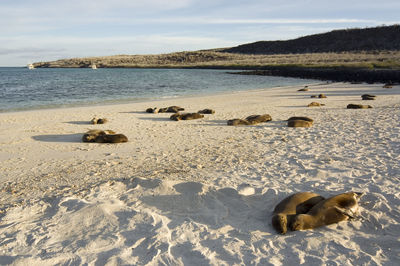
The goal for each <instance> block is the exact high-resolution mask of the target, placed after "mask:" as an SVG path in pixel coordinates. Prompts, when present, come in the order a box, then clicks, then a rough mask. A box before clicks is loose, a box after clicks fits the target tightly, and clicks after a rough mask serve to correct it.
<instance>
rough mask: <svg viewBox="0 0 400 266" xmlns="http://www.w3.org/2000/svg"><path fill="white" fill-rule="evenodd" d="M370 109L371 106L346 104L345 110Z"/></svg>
mask: <svg viewBox="0 0 400 266" xmlns="http://www.w3.org/2000/svg"><path fill="white" fill-rule="evenodd" d="M368 108H372V106H371V105H362V104H352V103H351V104H348V105H347V109H368Z"/></svg>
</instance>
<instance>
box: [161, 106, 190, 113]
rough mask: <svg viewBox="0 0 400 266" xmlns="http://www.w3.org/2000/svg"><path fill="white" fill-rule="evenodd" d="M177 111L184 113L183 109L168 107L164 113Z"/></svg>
mask: <svg viewBox="0 0 400 266" xmlns="http://www.w3.org/2000/svg"><path fill="white" fill-rule="evenodd" d="M179 111H185V108H182V107H179V106H169V107H167V108H166V111H165V112H166V113H177V112H179Z"/></svg>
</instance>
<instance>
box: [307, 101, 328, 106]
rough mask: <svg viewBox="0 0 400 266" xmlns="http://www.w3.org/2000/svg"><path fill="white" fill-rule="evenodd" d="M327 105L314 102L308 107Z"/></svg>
mask: <svg viewBox="0 0 400 266" xmlns="http://www.w3.org/2000/svg"><path fill="white" fill-rule="evenodd" d="M324 105H325V104H323V103H317V102H312V103H310V104H309V105H307V106H308V107H315V106H324Z"/></svg>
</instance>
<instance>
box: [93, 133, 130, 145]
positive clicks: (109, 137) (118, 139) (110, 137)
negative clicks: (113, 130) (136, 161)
mask: <svg viewBox="0 0 400 266" xmlns="http://www.w3.org/2000/svg"><path fill="white" fill-rule="evenodd" d="M94 142H96V143H122V142H128V138H127V137H126V136H125V135H124V134H104V135H99V136H97V137H96V138H95V140H94Z"/></svg>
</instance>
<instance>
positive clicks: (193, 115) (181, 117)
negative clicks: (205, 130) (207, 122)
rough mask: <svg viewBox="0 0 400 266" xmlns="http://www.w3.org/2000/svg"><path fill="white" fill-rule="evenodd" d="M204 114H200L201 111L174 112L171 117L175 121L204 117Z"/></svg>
mask: <svg viewBox="0 0 400 266" xmlns="http://www.w3.org/2000/svg"><path fill="white" fill-rule="evenodd" d="M203 117H204V115H202V114H199V113H186V114H179V113H176V114H173V115H171V116H170V118H169V119H171V120H174V121H179V120H193V119H200V118H203Z"/></svg>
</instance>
